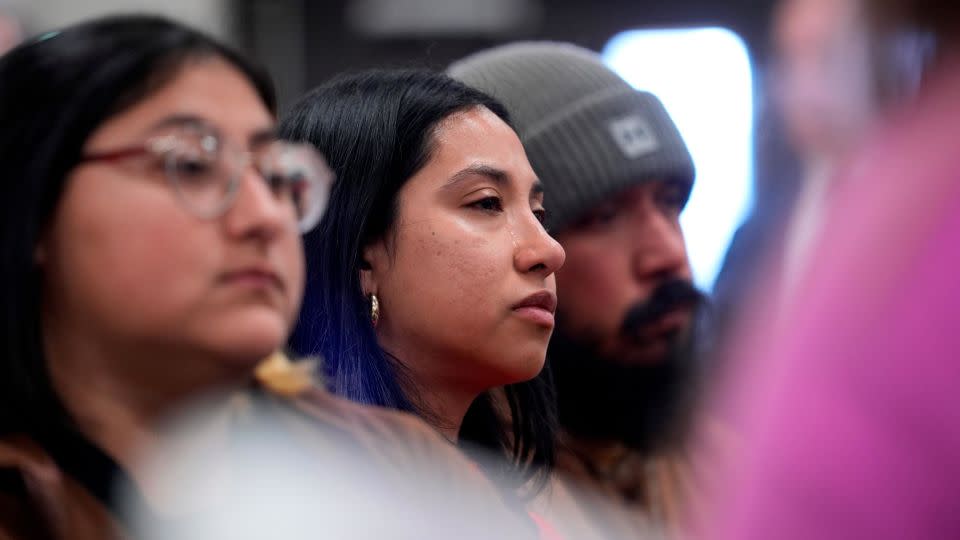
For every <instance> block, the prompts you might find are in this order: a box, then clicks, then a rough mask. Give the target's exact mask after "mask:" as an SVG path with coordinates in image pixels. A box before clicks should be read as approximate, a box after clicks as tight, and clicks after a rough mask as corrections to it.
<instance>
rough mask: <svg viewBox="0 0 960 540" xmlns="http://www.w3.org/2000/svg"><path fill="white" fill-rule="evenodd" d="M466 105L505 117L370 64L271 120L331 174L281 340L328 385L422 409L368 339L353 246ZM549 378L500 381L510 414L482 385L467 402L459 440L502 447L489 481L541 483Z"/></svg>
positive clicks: (467, 94) (446, 89) (548, 436)
mask: <svg viewBox="0 0 960 540" xmlns="http://www.w3.org/2000/svg"><path fill="white" fill-rule="evenodd" d="M474 107H486V108H487V109H489V110H490V111H492V112H493V113H494V114H496V115H497V116H498V117H500V118H501V119H503V120H504V121H505V122H507V123H508V124H509V118H508V115H507V112H506V109H505V108H504V107H503V106H502V105H501V104H500V103H498V102H497V101H495V100H494V99H493V98H491V97H490V96H488V95H486V94H484V93H482V92H480V91H478V90H475V89H472V88H470V87H468V86H465V85H464V84H462V83H460V82H458V81H455V80H453V79H451V78H449V77H447V76H445V75H442V74H439V73H434V72H430V71H423V70H372V71H366V72H361V73H355V74H348V75H342V76H340V77H337V78H335V79H334V80H332V81H330V82H328V83H327V84H324V85H322V86H320V87H318V88H316V89H315V90H313V91H312V92H310V93H309V94H308V95H306V96H305V97H304V98H303V99H302V100H301V101H300V102H299V103H297V104H296V105H295V106H294V107H293V108H292V109H291V111H290V113H289V115H287V117H286V118H285V119H284V120H283V121H282V122H281V124H280V134H281V136H282V137H284V138H287V139H291V140H294V141H298V142H302V141H306V142H310V143H312V144H313V145H315V146H316V147H317V148H318V149H320V151H321V152H323V153H324V155H325V156H326V157H327V160H328V162H329V163H330V166H331V167H332V168H333V170H334V171H335V172H336V174H337V182H336V184H335V185H334V187H333V191H332V193H331V197H330V203H329V206H328V209H327V213H326V215H325V216H324V219H323V221H322V222H321V223H320V225H319V226H318V227H317V228H316V229H315V230H314V231H313V232H311V233H310V234H308V235H307V236H306V237H305V243H306V245H305V248H306V254H307V255H306V256H307V286H306V294H305V298H304V303H303V308H302V312H301V315H300V321H299V324H298V325H297V327H296V329H295V330H294V333H293V337H292V339H291V346H292V347H293V349H294V350H295V351H297V352H298V353H300V354H320V355H322V356H323V357H324V358H325V366H326V370H327V375H328V377H329V379H330V381H331V385H332V389H333V390H334V392H336V393H338V394H341V395H343V396H345V397H348V398H350V399H353V400H356V401H360V402H363V403H369V404H373V405H379V406H384V407H390V408H394V409H400V410H404V411H410V412H414V413H416V414H420V415H421V416H424V417H426V418H428V419H429V418H430V417H431V411H428V410H423V409H422V407H421V406H420V405H419V400H417V399H416V396H414V395H411V394H410V392H415V391H416V390H415V388H416V387H415V385H412V384H410V383H411V381H410V380H409V377H408V374H407V372H406V370H405V368H404V366H403V365H402V363H401V360H400V359H396V358H392V357H390V356H389V355H387V354H386V353H385V352H384V351H383V350H382V349H381V348H380V346H379V344H378V343H377V336H376V333H375V331H374V329H373V325H372V324H371V322H370V318H369V305H368V302H367V299H366V298H365V297H364V294H363V291H362V289H361V284H360V270H361V265H362V264H363V261H362V252H363V249H364V247H365V246H367V245H369V244H370V243H372V242H374V241H376V240H378V239H380V238H383V237H384V236H385V235H387V234H388V233H389V231H390V230H391V228H392V227H393V225H394V221H395V219H396V213H397V199H398V193H399V192H400V189H401V188H402V187H403V185H404V184H405V183H406V182H407V180H409V179H410V177H412V176H413V175H414V174H415V173H416V172H417V171H418V170H420V169H421V168H422V167H423V166H424V165H425V164H426V163H427V161H428V160H429V159H430V155H431V151H432V149H433V144H434V141H433V137H432V133H433V131H434V129H435V128H436V126H437V124H438V123H439V122H440V121H442V120H443V119H445V118H447V117H448V116H450V115H451V114H453V113H456V112H459V111H463V110H467V109H471V108H474ZM549 376H550V375H549V372H548V371H547V370H544V373H541V375H540V376H538V377H536V378H534V379H533V380H531V381H528V382H525V383H519V384H514V385H508V386H507V387H505V392H504V395H505V401H506V403H507V404H508V405H509V408H510V413H509V414H510V417H509V419H506V418H504V417H503V415H501V414H498V413H497V407H496V405H497V400H498V399H499V398H495V397H494V396H493V395H492V394H491V393H490V392H488V393H486V394H484V395H482V396H481V397H480V398H478V399H477V400H476V401H475V402H474V403H473V404H472V405H471V407H470V410H469V411H468V413H467V416H466V418H465V419H464V422H463V425H462V427H461V430H460V440H461V441H462V442H463V443H462V444H464V445H465V448H466V449H468V451H469V450H470V449H471V445H478V446H480V447H486V448H492V449H495V450H496V451H497V452H498V453H500V454H502V455H504V456H506V457H507V461H506V465H505V466H503V463H504V462H503V461H501V462H499V463H498V464H496V465H493V467H496V468H499V470H497V471H495V472H496V473H497V475H496V476H497V477H498V478H502V479H506V480H509V481H518V482H526V481H527V480H530V479H533V480H534V482H533V483H532V484H533V485H534V486H535V487H539V486H540V485H542V482H543V481H545V478H546V475H547V473H548V472H549V468H550V466H552V464H553V459H554V436H555V430H556V427H555V426H556V414H555V412H554V408H555V403H554V399H553V391H552V388H553V386H552V383H551V381H550V380H549ZM508 420H509V424H510V427H509V428H507V427H506V426H507V421H508Z"/></svg>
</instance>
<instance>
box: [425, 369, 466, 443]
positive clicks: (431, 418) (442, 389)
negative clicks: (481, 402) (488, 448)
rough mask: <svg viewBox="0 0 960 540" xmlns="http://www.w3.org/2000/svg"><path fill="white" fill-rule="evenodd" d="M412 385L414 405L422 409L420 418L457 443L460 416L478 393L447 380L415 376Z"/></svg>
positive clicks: (461, 419) (461, 420)
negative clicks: (417, 377)
mask: <svg viewBox="0 0 960 540" xmlns="http://www.w3.org/2000/svg"><path fill="white" fill-rule="evenodd" d="M415 384H416V386H417V388H416V390H415V392H416V393H415V394H413V395H414V397H415V399H414V404H415V406H416V407H417V408H418V409H420V410H421V411H423V414H422V416H423V419H424V420H425V421H426V422H427V423H428V424H430V425H431V426H432V427H433V428H434V429H436V430H437V432H439V433H440V435H442V436H443V438H445V439H447V440H448V441H450V442H451V443H453V444H457V441H458V439H459V436H460V427H461V426H462V425H463V419H464V417H466V416H467V410H468V409H469V408H470V405H471V404H472V403H473V401H474V400H475V399H477V397H478V395H479V394H478V393H477V392H476V391H472V390H465V389H463V388H460V387H458V386H456V385H455V384H450V382H449V381H442V380H440V381H436V380H423V379H418V380H417V381H416V383H415Z"/></svg>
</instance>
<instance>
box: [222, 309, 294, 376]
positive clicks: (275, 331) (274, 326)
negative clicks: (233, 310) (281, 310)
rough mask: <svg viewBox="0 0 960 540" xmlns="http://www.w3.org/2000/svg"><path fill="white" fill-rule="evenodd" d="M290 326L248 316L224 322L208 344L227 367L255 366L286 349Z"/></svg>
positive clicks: (273, 319)
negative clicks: (224, 359)
mask: <svg viewBox="0 0 960 540" xmlns="http://www.w3.org/2000/svg"><path fill="white" fill-rule="evenodd" d="M289 330H290V326H289V323H288V322H287V321H286V320H284V319H283V318H282V317H280V316H269V315H268V316H252V317H251V316H248V317H243V318H234V320H232V321H229V322H227V321H224V323H223V324H222V325H221V326H220V328H219V329H218V331H217V332H214V333H213V334H212V335H211V339H210V341H208V345H209V348H210V349H211V350H214V351H217V352H218V353H219V354H220V355H222V356H223V357H224V358H227V359H228V360H229V361H230V363H237V364H244V365H249V366H250V367H254V366H256V364H258V363H259V362H260V361H261V360H263V359H265V358H267V357H268V356H270V355H271V354H273V353H274V352H276V351H278V350H281V349H283V347H284V346H285V345H286V339H287V333H288V332H289Z"/></svg>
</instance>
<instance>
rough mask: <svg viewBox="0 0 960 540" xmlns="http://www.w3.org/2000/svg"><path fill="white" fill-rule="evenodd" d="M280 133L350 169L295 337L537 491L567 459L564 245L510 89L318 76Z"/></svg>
mask: <svg viewBox="0 0 960 540" xmlns="http://www.w3.org/2000/svg"><path fill="white" fill-rule="evenodd" d="M280 133H281V135H282V136H283V137H284V138H287V139H289V140H291V141H304V142H309V143H312V144H314V145H315V146H316V147H317V148H318V149H320V150H321V151H322V152H323V153H324V154H325V155H326V156H328V158H329V160H330V163H331V167H332V168H333V169H334V171H335V172H336V173H337V176H338V178H339V180H338V182H337V185H336V186H335V187H334V189H333V192H332V194H331V204H330V209H329V210H328V213H327V216H326V217H325V219H324V220H323V221H322V222H321V225H320V226H319V227H318V228H317V229H316V230H315V231H314V232H313V233H311V234H310V235H308V236H306V237H305V245H306V252H307V269H308V279H307V292H306V295H305V300H304V310H303V313H302V314H301V317H300V323H299V325H298V327H297V329H296V330H295V332H294V339H293V345H294V348H295V349H298V350H299V351H300V352H301V353H304V354H313V353H321V354H323V356H324V357H325V358H326V360H327V362H326V364H325V366H326V367H327V370H328V374H329V376H330V378H331V381H332V384H333V387H334V389H335V392H337V393H339V394H340V395H343V396H346V397H349V398H351V399H354V400H357V401H360V402H363V403H371V404H375V405H380V406H383V407H389V408H393V409H399V410H406V411H412V412H414V413H416V414H419V415H421V416H422V417H423V418H424V419H426V420H427V422H428V423H430V424H431V425H432V426H433V427H434V428H435V429H437V431H438V432H440V433H442V434H443V435H444V436H445V437H446V438H447V439H448V440H449V441H450V442H451V443H454V444H457V445H459V446H462V447H464V448H465V449H466V450H467V451H468V452H471V453H473V452H475V451H476V450H477V449H478V448H480V449H484V450H487V451H491V452H492V453H493V455H495V456H497V457H498V458H499V459H497V460H493V461H486V462H484V463H483V468H484V470H485V471H486V472H487V473H488V476H489V477H490V478H492V479H495V480H497V481H498V482H499V483H501V484H503V485H504V487H506V488H507V489H505V491H504V492H505V493H506V494H507V495H508V496H516V494H518V493H519V494H521V495H525V496H526V495H531V494H532V493H536V492H537V491H538V489H539V487H540V486H541V485H542V484H541V483H542V482H543V481H544V480H545V479H546V477H547V474H548V472H549V469H550V465H551V462H552V459H553V449H554V446H553V444H554V428H555V415H554V412H553V407H554V405H553V397H552V395H551V391H552V387H551V385H550V383H549V381H548V380H546V377H545V375H541V370H542V369H543V368H544V361H545V355H546V347H547V342H548V340H549V338H550V335H551V332H552V330H553V324H554V320H553V314H554V309H555V307H556V282H555V277H554V272H555V271H556V270H557V269H558V268H559V267H560V266H561V265H562V264H563V260H564V252H563V248H561V247H560V245H559V244H558V243H557V242H556V241H555V240H553V238H551V237H550V236H549V235H548V234H547V232H546V231H545V230H544V228H543V225H542V220H543V218H544V213H545V212H546V209H545V208H544V206H543V186H542V184H541V183H540V181H539V179H538V178H537V176H536V173H535V172H534V171H533V169H532V168H531V167H530V164H529V162H528V161H527V158H526V154H525V152H524V150H523V146H522V145H521V143H520V139H519V137H518V136H517V134H516V133H515V132H514V130H513V129H512V128H511V127H510V125H509V124H508V118H507V113H506V111H505V110H504V108H503V106H501V105H500V104H499V103H498V102H497V101H495V100H494V99H492V98H491V97H489V96H487V95H486V94H483V93H481V92H479V91H477V90H474V89H471V88H468V87H467V86H465V85H463V84H461V83H459V82H457V81H454V80H453V79H450V78H449V77H446V76H445V75H442V74H438V73H431V72H427V71H404V70H399V71H369V72H362V73H357V74H352V75H345V76H341V77H338V78H336V79H334V80H332V81H330V82H329V83H327V84H324V85H322V86H320V87H319V88H317V89H315V90H314V91H312V92H311V93H309V94H308V95H307V96H306V97H305V98H303V99H302V100H301V101H300V103H298V104H297V105H295V106H294V107H293V108H292V110H291V112H290V114H289V115H288V116H287V117H286V118H285V119H284V120H283V121H282V122H281V132H280ZM530 488H532V489H530Z"/></svg>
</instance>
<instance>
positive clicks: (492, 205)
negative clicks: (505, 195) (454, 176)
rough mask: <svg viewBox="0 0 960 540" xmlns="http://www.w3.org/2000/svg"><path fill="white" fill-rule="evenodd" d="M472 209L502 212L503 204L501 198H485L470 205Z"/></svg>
mask: <svg viewBox="0 0 960 540" xmlns="http://www.w3.org/2000/svg"><path fill="white" fill-rule="evenodd" d="M469 206H471V207H473V208H477V209H479V210H483V211H485V212H502V211H503V203H502V201H501V200H500V197H484V198H482V199H480V200H479V201H475V202H472V203H470V205H469Z"/></svg>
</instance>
